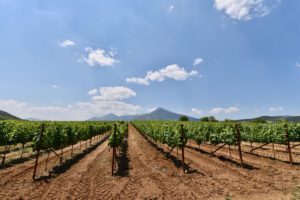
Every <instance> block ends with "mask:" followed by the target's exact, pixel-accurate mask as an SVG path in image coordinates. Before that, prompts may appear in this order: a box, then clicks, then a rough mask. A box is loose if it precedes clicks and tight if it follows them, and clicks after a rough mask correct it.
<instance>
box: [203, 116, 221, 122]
mask: <svg viewBox="0 0 300 200" xmlns="http://www.w3.org/2000/svg"><path fill="white" fill-rule="evenodd" d="M217 121H218V120H217V119H216V118H215V117H214V116H205V117H202V118H200V122H217Z"/></svg>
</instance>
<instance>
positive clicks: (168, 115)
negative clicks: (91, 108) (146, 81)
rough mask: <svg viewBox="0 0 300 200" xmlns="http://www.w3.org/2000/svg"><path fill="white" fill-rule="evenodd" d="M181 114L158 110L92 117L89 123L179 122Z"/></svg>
mask: <svg viewBox="0 0 300 200" xmlns="http://www.w3.org/2000/svg"><path fill="white" fill-rule="evenodd" d="M180 116H182V115H181V114H178V113H174V112H171V111H169V110H167V109H164V108H157V109H155V110H154V111H152V112H150V113H146V114H140V115H124V116H117V115H114V114H108V115H104V116H101V117H92V118H91V119H89V120H88V121H118V120H126V121H131V120H178V119H179V117H180ZM188 118H189V119H190V121H198V119H196V118H193V117H189V116H188Z"/></svg>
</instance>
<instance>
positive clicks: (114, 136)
mask: <svg viewBox="0 0 300 200" xmlns="http://www.w3.org/2000/svg"><path fill="white" fill-rule="evenodd" d="M116 131H117V124H114V132H113V138H112V139H113V144H115V138H116ZM115 156H116V147H115V146H113V152H112V163H111V175H112V176H113V175H114V171H115V159H116V158H115Z"/></svg>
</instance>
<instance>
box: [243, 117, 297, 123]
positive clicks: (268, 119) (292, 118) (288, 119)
mask: <svg viewBox="0 0 300 200" xmlns="http://www.w3.org/2000/svg"><path fill="white" fill-rule="evenodd" d="M256 120H265V121H280V120H286V121H289V122H300V116H261V117H256V118H252V119H241V120H237V121H249V122H251V121H256Z"/></svg>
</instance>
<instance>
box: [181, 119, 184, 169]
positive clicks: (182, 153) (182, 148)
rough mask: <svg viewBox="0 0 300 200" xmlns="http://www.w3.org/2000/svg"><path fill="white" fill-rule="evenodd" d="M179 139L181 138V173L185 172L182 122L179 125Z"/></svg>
mask: <svg viewBox="0 0 300 200" xmlns="http://www.w3.org/2000/svg"><path fill="white" fill-rule="evenodd" d="M180 139H181V151H182V152H181V155H182V169H183V173H185V162H184V145H185V144H184V141H185V134H184V130H183V124H181V125H180Z"/></svg>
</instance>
